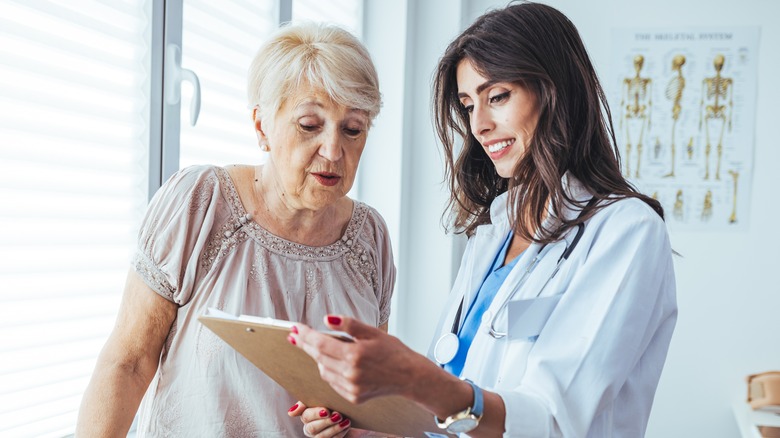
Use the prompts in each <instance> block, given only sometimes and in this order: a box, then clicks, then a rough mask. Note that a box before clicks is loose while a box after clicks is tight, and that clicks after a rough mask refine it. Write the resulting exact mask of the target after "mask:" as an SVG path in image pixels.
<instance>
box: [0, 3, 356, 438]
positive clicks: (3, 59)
mask: <svg viewBox="0 0 780 438" xmlns="http://www.w3.org/2000/svg"><path fill="white" fill-rule="evenodd" d="M176 2H177V0H168V1H167V2H166V3H170V4H172V3H176ZM162 4H163V2H162V1H161V0H124V1H121V2H116V1H112V2H102V1H99V0H80V1H78V2H55V1H51V0H0V79H2V80H0V197H2V199H3V202H2V203H0V260H2V264H0V357H2V359H3V360H2V361H0V436H3V437H22V436H23V437H27V436H37V437H62V436H64V435H68V434H70V433H72V432H73V429H74V426H75V422H76V416H77V411H78V407H79V404H80V401H81V397H82V394H83V391H84V389H85V388H86V386H87V383H88V381H89V378H90V376H91V374H92V371H93V369H94V365H95V360H96V358H97V355H98V353H99V351H100V349H101V347H102V345H103V344H104V343H105V340H106V338H107V337H108V335H109V333H110V331H111V329H112V327H113V324H114V320H115V318H116V312H117V310H118V308H119V302H120V299H121V294H122V288H123V285H124V280H125V276H126V274H127V270H128V268H129V266H130V264H129V262H130V259H131V257H132V254H133V252H134V250H135V247H136V238H137V228H138V225H139V224H140V221H141V219H142V216H143V214H144V212H145V209H146V204H147V201H148V198H149V191H150V190H149V187H150V186H151V187H152V190H153V189H154V187H155V186H156V184H159V181H155V177H154V175H155V174H156V173H157V174H159V171H160V170H159V169H154V168H152V166H151V165H150V164H149V163H150V161H151V162H155V157H154V155H153V154H152V153H150V151H159V149H160V148H159V144H158V145H155V144H153V143H154V141H150V138H153V137H154V135H153V133H154V132H155V128H154V123H153V122H154V120H153V119H154V116H153V114H160V113H161V108H160V107H161V106H162V104H161V98H160V96H154V91H153V90H154V89H155V86H154V84H155V83H156V82H155V81H157V80H158V79H155V78H157V77H161V72H160V71H157V70H156V68H157V67H156V66H155V63H154V62H153V60H152V58H153V56H154V48H153V47H152V41H156V40H155V39H154V38H153V35H152V27H153V23H154V22H155V19H157V20H160V19H161V17H160V16H159V15H156V14H159V11H160V10H162V8H161V7H160V5H162ZM284 5H286V7H287V11H288V12H287V15H288V17H287V19H289V18H293V19H295V20H297V19H299V18H301V19H303V18H305V19H309V20H312V19H313V20H321V21H328V22H334V23H337V24H341V25H343V26H345V27H347V28H349V29H351V30H353V31H355V32H356V33H358V34H359V30H360V27H361V22H362V0H341V1H335V0H334V1H331V2H329V1H312V0H307V1H303V0H295V1H293V2H292V3H291V2H290V0H274V1H272V0H262V1H260V0H231V1H225V2H219V5H218V6H217V4H216V3H214V2H210V1H206V0H186V1H184V2H183V4H182V5H181V6H182V7H181V8H180V10H182V11H183V13H181V14H180V16H179V17H178V19H180V20H181V22H182V23H183V26H181V28H182V29H183V30H182V43H183V44H182V47H183V50H182V54H183V61H182V64H183V67H184V68H189V69H192V70H194V71H196V72H197V74H198V75H200V82H201V92H202V99H203V104H202V108H203V110H202V113H201V115H200V120H199V122H198V124H197V125H196V126H195V127H194V128H193V127H188V126H187V127H185V126H182V127H181V131H180V135H181V144H182V148H181V153H180V156H179V149H178V147H177V148H175V160H177V162H180V163H181V165H182V166H184V165H189V164H195V163H214V164H227V163H238V162H243V163H256V162H258V161H259V160H260V159H261V156H262V154H261V153H260V150H259V148H258V147H257V142H256V139H255V135H254V132H253V130H252V124H251V121H250V118H249V111H248V109H247V105H246V97H245V96H246V85H245V84H246V79H245V76H246V70H247V67H248V65H249V62H250V61H251V59H252V56H254V54H255V51H256V50H257V48H258V47H259V45H260V43H261V41H262V40H263V39H264V38H265V37H266V36H267V35H268V33H269V32H271V31H272V30H273V29H274V28H275V27H276V26H277V24H278V22H279V21H280V20H279V17H280V15H282V16H283V15H284V14H280V12H279V11H280V10H282V9H284V8H283V7H282V8H280V6H284ZM290 11H292V12H290ZM290 14H291V15H292V17H290V16H289V15H290ZM173 18H176V17H166V19H173ZM283 18H284V17H283ZM160 68H161V66H160ZM184 87H185V90H184V99H183V102H182V104H181V107H182V108H184V109H183V110H181V111H182V117H181V120H183V121H184V122H183V123H182V125H185V124H186V123H187V121H188V120H189V113H188V111H189V101H188V99H189V96H190V95H191V92H190V90H188V89H187V88H186V87H187V84H185V85H184ZM150 102H155V105H159V106H160V107H155V106H152V105H151V104H150ZM167 128H169V127H163V129H167ZM176 128H177V131H178V129H179V127H178V126H177V127H176ZM177 146H178V145H177ZM163 153H165V152H163ZM159 162H160V160H159V159H157V163H158V164H159ZM167 176H169V175H163V178H166V177H167Z"/></svg>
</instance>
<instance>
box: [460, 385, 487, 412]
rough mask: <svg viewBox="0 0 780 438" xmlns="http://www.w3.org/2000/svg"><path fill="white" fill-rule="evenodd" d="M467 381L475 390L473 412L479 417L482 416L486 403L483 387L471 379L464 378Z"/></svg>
mask: <svg viewBox="0 0 780 438" xmlns="http://www.w3.org/2000/svg"><path fill="white" fill-rule="evenodd" d="M463 380H464V381H465V382H467V383H468V384H469V385H471V389H473V390H474V404H473V405H471V413H472V414H474V415H475V416H476V417H477V418H482V411H483V410H484V408H485V405H484V403H485V402H484V399H483V397H482V388H480V387H479V386H477V385H476V383H474V382H472V381H471V380H469V379H463Z"/></svg>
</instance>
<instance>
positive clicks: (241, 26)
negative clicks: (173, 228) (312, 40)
mask: <svg viewBox="0 0 780 438" xmlns="http://www.w3.org/2000/svg"><path fill="white" fill-rule="evenodd" d="M277 7H278V5H277V2H258V1H252V0H231V1H227V2H220V3H219V6H216V5H215V4H214V3H213V2H210V1H206V0H186V1H185V2H184V13H183V25H182V66H183V67H184V68H188V69H191V70H194V71H195V73H196V74H197V75H198V77H199V78H200V88H201V102H202V104H201V105H202V106H201V112H200V119H199V120H198V124H197V125H196V126H195V127H191V126H189V125H188V124H187V120H189V101H188V98H189V95H191V91H190V90H188V89H187V87H188V84H185V85H184V89H183V90H182V94H183V96H184V97H183V102H182V105H181V108H182V114H181V120H182V126H181V143H180V150H181V152H180V161H179V162H180V165H181V167H186V166H188V165H192V164H217V165H225V164H237V163H240V164H258V163H261V162H262V161H263V159H264V158H265V154H263V153H262V152H261V151H260V148H259V146H258V144H257V137H256V136H255V132H254V127H253V124H252V119H251V112H250V110H249V109H248V107H247V100H246V99H247V98H246V95H247V90H246V80H247V76H246V75H247V71H248V69H249V64H250V63H251V62H252V59H253V58H254V56H255V53H257V50H258V49H259V47H260V45H261V44H262V43H263V41H265V39H266V38H267V37H268V35H269V34H270V33H271V32H272V31H273V30H274V29H276V28H277V26H278V23H277V19H276V17H277V16H278V13H277V9H276V8H277ZM292 19H293V22H295V21H301V20H308V21H323V22H328V23H334V24H338V25H341V26H342V27H344V28H346V29H348V30H350V31H352V32H353V33H355V34H356V35H357V36H358V37H359V36H360V31H361V28H362V22H363V0H293V2H292Z"/></svg>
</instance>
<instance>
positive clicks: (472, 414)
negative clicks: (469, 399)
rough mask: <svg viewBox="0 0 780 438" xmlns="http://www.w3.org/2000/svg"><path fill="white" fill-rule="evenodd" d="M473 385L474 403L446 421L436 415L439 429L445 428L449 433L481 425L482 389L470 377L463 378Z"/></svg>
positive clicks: (462, 431)
mask: <svg viewBox="0 0 780 438" xmlns="http://www.w3.org/2000/svg"><path fill="white" fill-rule="evenodd" d="M463 380H464V381H465V382H468V384H469V385H471V389H473V390H474V404H473V405H472V406H470V407H468V408H466V409H465V410H462V411H460V412H458V413H455V414H452V415H450V416H449V417H447V418H446V419H444V421H441V420H439V417H436V416H434V417H433V418H434V419H435V420H436V425H438V426H439V429H445V430H446V431H447V432H448V433H466V432H471V431H472V430H474V429H476V428H477V426H479V420H481V419H482V407H483V403H482V389H481V388H480V387H479V386H477V385H476V384H474V382H472V381H471V380H469V379H463Z"/></svg>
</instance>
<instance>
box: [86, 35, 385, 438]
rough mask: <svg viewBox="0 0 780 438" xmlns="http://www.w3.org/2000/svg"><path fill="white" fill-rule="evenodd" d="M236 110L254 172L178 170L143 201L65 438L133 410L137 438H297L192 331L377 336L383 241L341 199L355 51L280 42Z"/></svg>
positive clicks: (371, 74)
mask: <svg viewBox="0 0 780 438" xmlns="http://www.w3.org/2000/svg"><path fill="white" fill-rule="evenodd" d="M249 98H250V103H251V105H253V110H252V117H253V120H254V128H255V131H256V133H257V138H258V141H259V143H260V146H261V148H262V149H263V150H265V151H267V152H268V153H269V159H268V161H267V163H266V164H265V165H262V166H245V165H235V166H230V167H228V168H220V167H214V166H197V167H190V168H186V169H183V170H182V171H180V172H178V173H177V174H175V175H174V176H173V177H171V179H170V180H169V181H168V182H167V183H166V184H165V185H164V186H163V187H162V188H161V189H160V190H159V191H158V192H157V194H156V195H155V197H154V199H152V201H151V204H150V206H149V210H148V213H147V215H146V218H145V220H144V222H143V224H142V226H141V231H140V235H139V247H138V251H137V254H136V257H135V260H134V266H133V269H131V270H130V273H129V274H128V279H127V284H126V286H125V292H124V298H123V301H122V305H121V308H120V311H119V317H118V320H117V323H116V327H115V329H114V331H113V333H112V334H111V336H110V338H109V340H108V342H107V343H106V345H105V347H104V348H103V351H102V352H101V354H100V357H99V359H98V362H97V366H96V369H95V372H94V374H93V376H92V380H91V382H90V384H89V387H88V388H87V391H86V394H85V396H84V400H83V402H82V406H81V411H80V414H79V422H78V427H77V435H78V436H80V437H82V436H118V435H126V433H127V431H128V428H129V427H130V424H131V422H132V421H133V416H134V414H135V413H136V411H137V410H138V407H139V403H141V402H142V398H143V402H142V403H141V408H140V422H139V427H138V432H139V436H209V437H218V436H235V437H248V436H263V437H272V436H280V437H281V436H285V437H287V436H295V435H298V434H299V433H300V423H299V421H298V420H297V419H292V418H289V417H288V416H287V415H284V413H283V412H282V411H280V409H281V408H282V407H285V409H286V408H287V407H289V406H290V405H291V404H293V403H294V401H295V400H294V399H293V398H292V397H291V396H290V395H289V394H288V393H287V392H286V391H285V390H284V389H282V388H281V387H280V386H278V385H277V384H276V383H275V382H273V381H272V380H270V379H269V378H268V377H267V376H265V375H264V374H263V373H262V372H260V371H259V370H258V369H256V368H255V367H254V366H253V365H252V364H251V363H250V362H249V361H247V360H245V359H244V358H243V357H242V356H240V355H239V354H238V353H236V352H235V351H234V350H233V349H231V348H230V347H229V346H227V345H226V344H224V343H223V342H222V341H221V340H220V339H219V338H217V337H216V336H215V335H214V334H212V333H211V332H210V331H209V330H208V329H206V328H204V327H203V326H202V325H201V324H200V323H199V322H198V320H197V317H198V316H199V315H201V314H203V313H204V312H205V311H206V310H207V308H209V307H215V308H217V309H221V310H223V311H225V312H229V313H233V314H252V315H261V316H268V317H273V318H279V319H286V320H292V321H300V322H303V323H306V324H312V325H314V326H318V325H319V324H318V322H320V321H322V319H323V317H324V316H325V315H327V314H348V315H350V316H352V317H354V318H356V319H359V320H361V321H363V322H365V323H367V324H370V325H372V326H375V327H379V328H380V329H384V330H385V331H386V329H387V320H388V316H389V313H390V297H391V294H392V291H393V286H394V282H395V268H394V265H393V259H392V253H391V247H390V242H389V240H388V232H387V229H386V226H385V223H384V222H383V220H382V218H381V217H380V216H379V214H378V213H377V212H376V211H375V210H374V209H372V208H371V207H369V206H367V205H365V204H363V203H360V202H357V201H353V200H352V199H350V198H348V197H347V196H346V195H347V192H348V191H349V190H350V188H351V187H352V183H353V182H354V179H355V172H356V170H357V166H358V162H359V160H360V155H361V153H362V152H363V148H364V147H365V144H366V135H367V134H368V130H369V128H370V126H371V122H372V120H373V119H374V117H375V116H376V114H377V113H378V111H379V106H380V94H379V89H378V80H377V74H376V71H375V69H374V66H373V64H372V62H371V59H370V57H369V55H368V52H367V51H366V49H365V48H364V47H363V46H362V45H361V44H360V42H359V41H358V40H357V39H355V37H354V36H352V35H351V34H349V33H348V32H346V31H344V30H341V29H339V28H337V27H332V26H324V25H316V24H307V25H302V26H290V27H286V28H283V29H281V30H280V31H279V32H278V33H277V34H275V35H274V36H273V37H272V38H271V40H270V41H269V42H268V43H266V44H265V45H264V46H263V47H262V48H261V50H260V51H259V52H258V54H257V56H256V57H255V59H254V62H253V64H252V66H251V70H250V74H249ZM150 383H151V384H150ZM147 388H148V389H147ZM144 394H146V395H145V396H144ZM348 426H349V422H348V421H346V422H345V423H344V425H343V427H344V428H346V427H348Z"/></svg>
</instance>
